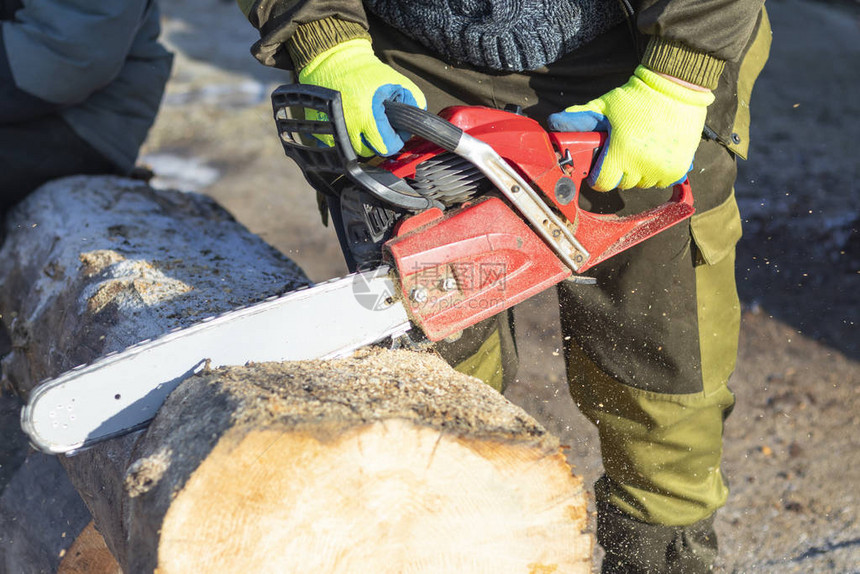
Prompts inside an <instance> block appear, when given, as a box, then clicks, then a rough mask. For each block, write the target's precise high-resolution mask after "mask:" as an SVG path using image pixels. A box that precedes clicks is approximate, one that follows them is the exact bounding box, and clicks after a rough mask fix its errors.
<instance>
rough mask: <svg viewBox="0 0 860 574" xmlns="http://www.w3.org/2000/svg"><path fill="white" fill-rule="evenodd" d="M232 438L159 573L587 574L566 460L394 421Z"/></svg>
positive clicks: (179, 506) (174, 516)
mask: <svg viewBox="0 0 860 574" xmlns="http://www.w3.org/2000/svg"><path fill="white" fill-rule="evenodd" d="M239 434H242V436H241V437H240V438H239V437H234V436H231V435H230V434H227V435H225V436H223V437H222V438H221V440H220V441H219V443H218V445H217V446H216V447H215V448H214V449H213V451H212V452H211V453H210V454H209V456H208V457H207V459H206V460H205V462H204V463H203V464H202V465H201V466H200V467H198V469H197V470H196V471H195V472H194V474H193V475H192V477H191V478H190V479H189V481H188V482H187V483H186V485H185V487H184V488H183V489H182V491H181V492H180V493H179V494H178V495H177V496H176V498H175V500H174V501H173V504H172V505H171V507H170V510H169V511H168V513H167V515H166V516H165V519H164V522H163V524H162V530H161V538H160V545H159V551H158V554H159V561H158V563H159V572H160V573H162V574H169V573H173V572H177V573H181V572H191V571H216V570H217V571H219V572H241V571H243V569H245V568H247V566H248V565H250V564H253V565H254V568H255V569H257V570H259V571H267V572H375V573H384V572H428V573H429V572H493V573H500V572H530V571H536V572H539V571H542V570H541V568H544V570H543V571H546V572H553V571H554V572H579V571H582V572H588V571H589V570H590V563H589V562H588V557H589V556H590V553H591V552H590V551H591V539H590V537H589V536H587V535H585V534H583V530H584V527H585V523H586V511H585V494H584V491H583V488H582V482H581V480H580V479H578V478H576V477H574V476H572V475H571V472H570V468H569V467H568V465H567V463H566V462H565V460H564V457H563V456H562V455H560V454H555V455H550V456H548V455H547V453H546V452H545V451H544V450H543V449H542V448H538V447H536V446H535V445H534V444H533V443H526V444H523V443H518V442H517V441H504V442H500V441H491V440H478V441H475V440H470V439H466V438H463V437H458V436H456V435H450V434H446V433H444V432H443V431H439V430H437V429H434V428H431V427H427V426H421V425H416V424H414V423H413V422H411V421H406V420H401V419H389V420H385V421H380V422H376V423H372V424H368V425H364V426H361V427H358V428H355V429H353V430H352V431H351V432H348V433H341V434H340V436H339V438H337V439H336V440H326V439H323V440H320V439H319V438H318V437H316V436H314V435H313V434H310V433H307V432H293V431H291V430H290V429H288V428H284V429H276V428H270V429H267V430H264V431H260V430H254V431H252V432H249V433H247V434H245V433H239Z"/></svg>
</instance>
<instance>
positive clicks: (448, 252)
mask: <svg viewBox="0 0 860 574" xmlns="http://www.w3.org/2000/svg"><path fill="white" fill-rule="evenodd" d="M272 104H273V110H274V119H275V123H276V125H277V128H278V135H279V137H280V141H281V143H282V145H283V148H284V151H285V153H286V155H287V156H288V157H290V158H292V159H293V160H294V161H295V162H296V163H297V164H298V165H299V166H300V168H301V169H302V172H303V174H304V176H305V178H306V179H307V181H308V182H309V183H310V184H311V186H312V187H313V188H314V189H316V190H317V191H318V192H320V193H321V194H322V197H324V198H325V202H326V204H327V205H328V212H329V213H330V214H331V217H332V219H333V223H334V226H335V229H336V230H337V233H338V239H339V241H340V243H341V248H342V251H343V253H344V257H345V259H346V261H347V265H348V267H349V269H350V271H351V273H350V274H349V275H347V276H346V277H343V278H339V279H333V280H330V281H326V282H323V283H319V284H317V285H314V286H312V287H307V288H304V289H301V290H298V291H294V292H291V293H287V294H285V295H282V296H279V297H274V298H270V299H267V300H265V301H261V302H259V303H255V304H252V305H250V306H247V307H244V308H241V309H236V310H233V311H229V312H227V313H225V314H223V315H220V316H217V317H214V318H210V319H207V320H204V321H202V322H200V323H198V324H195V325H192V326H190V327H187V328H184V329H179V330H175V331H171V332H169V333H167V334H165V335H162V336H161V337H159V338H156V339H154V340H151V341H145V342H142V343H139V344H137V345H134V346H132V347H130V348H128V349H126V350H125V351H122V352H120V353H116V354H112V355H108V356H105V357H102V358H100V359H98V360H97V361H95V362H93V363H91V364H88V365H83V366H80V367H77V368H75V369H73V370H71V371H68V372H66V373H63V374H61V375H60V376H59V377H57V378H56V379H53V380H49V381H47V382H44V383H42V384H40V385H39V386H38V387H36V388H35V389H34V390H33V392H32V393H31V394H30V397H29V400H28V402H27V404H26V405H25V407H24V409H23V410H22V414H21V421H22V428H23V429H24V431H25V432H26V433H27V434H28V435H29V437H30V439H31V442H32V443H33V445H34V446H36V447H37V448H39V449H40V450H42V451H44V452H48V453H55V454H58V453H65V454H73V453H75V452H76V451H79V450H81V449H84V448H87V447H89V446H92V445H93V444H95V443H97V442H100V441H103V440H106V439H109V438H113V437H116V436H119V435H122V434H125V433H128V432H130V431H132V430H136V429H139V428H142V427H144V426H146V424H147V423H148V422H149V421H150V420H151V419H152V418H153V417H154V416H155V414H156V412H157V411H158V409H159V407H160V406H161V405H162V403H163V402H164V400H165V399H166V397H167V395H168V394H169V393H170V392H171V391H172V390H173V389H174V388H175V387H176V386H177V385H178V384H179V383H180V382H181V381H182V380H184V379H185V378H187V377H189V376H191V375H192V374H194V373H197V372H199V371H201V370H203V369H204V368H206V366H209V367H218V366H226V365H241V364H245V363H248V362H265V361H286V360H304V359H327V358H335V357H339V356H344V355H347V354H349V353H350V352H352V351H354V350H356V349H358V348H360V347H362V346H366V345H370V344H388V345H392V346H398V345H405V344H409V345H421V344H425V345H427V344H432V343H433V342H437V341H441V340H453V339H456V337H458V335H459V334H460V333H461V332H462V331H463V330H464V329H466V328H467V327H470V326H472V325H474V324H476V323H478V322H480V321H482V320H484V319H487V318H489V317H492V316H493V315H495V314H497V313H500V312H502V311H504V310H506V309H509V308H510V307H512V306H514V305H516V304H518V303H520V302H522V301H524V300H526V299H528V298H529V297H532V296H534V295H536V294H538V293H540V292H541V291H544V290H545V289H548V288H549V287H551V286H553V285H555V284H557V283H559V282H561V281H565V280H567V281H573V282H577V283H593V280H591V279H589V278H588V277H587V275H585V274H584V273H585V272H586V271H587V270H588V269H590V268H591V267H593V266H594V265H596V264H598V263H600V262H601V261H604V260H606V259H607V258H609V257H612V256H613V255H615V254H617V253H619V252H621V251H623V250H625V249H628V248H630V247H632V246H633V245H636V244H637V243H639V242H641V241H644V240H645V239H647V238H649V237H651V236H653V235H655V234H657V233H659V232H660V231H662V230H664V229H666V228H668V227H670V226H672V225H674V224H676V223H678V222H680V221H682V220H684V219H686V218H688V217H690V215H692V213H693V211H694V209H693V198H692V192H691V190H690V185H689V182H688V181H684V182H683V183H680V184H677V185H675V187H674V189H673V194H672V197H671V199H670V200H669V201H667V202H666V203H663V204H662V205H659V206H657V207H654V208H652V209H648V210H646V211H644V212H641V213H638V214H635V215H630V216H624V217H620V216H616V215H613V214H597V213H592V212H590V211H587V210H586V209H583V208H582V207H580V205H579V194H580V188H581V185H582V181H583V180H584V179H585V178H586V177H587V176H588V173H589V172H590V170H591V167H592V164H593V163H594V161H595V157H596V156H597V154H598V152H599V151H600V149H601V147H602V145H603V144H604V142H605V138H606V134H604V133H599V132H588V133H557V132H547V131H546V130H544V129H543V128H542V127H541V126H540V124H539V123H538V122H536V121H535V120H533V119H530V118H528V117H526V116H524V115H523V114H522V113H521V112H520V111H519V110H518V109H505V110H499V109H490V108H486V107H479V106H454V107H450V108H447V109H445V110H443V111H442V112H440V114H439V115H436V114H432V113H429V112H427V111H424V110H421V109H419V108H416V107H413V106H408V105H405V104H402V103H398V102H391V101H389V102H385V111H386V115H387V117H388V119H389V121H390V122H391V124H392V125H393V126H394V127H395V129H397V130H398V131H406V132H409V133H411V134H413V136H414V137H412V138H411V139H410V140H409V141H408V142H407V143H406V145H405V146H404V148H403V149H402V150H401V152H400V153H399V154H398V155H396V156H393V157H391V158H387V159H386V158H376V159H375V160H373V161H362V160H360V159H359V158H358V157H357V156H356V154H355V151H354V150H353V148H352V146H351V144H350V140H349V136H348V133H347V130H346V123H345V121H344V116H343V111H342V106H341V99H340V94H339V93H338V92H335V91H332V90H328V89H325V88H320V87H316V86H305V85H297V84H295V85H286V86H281V87H279V88H278V89H276V90H275V91H274V92H273V94H272ZM307 118H314V119H307ZM583 288H588V287H583ZM117 381H122V383H121V384H118V383H117Z"/></svg>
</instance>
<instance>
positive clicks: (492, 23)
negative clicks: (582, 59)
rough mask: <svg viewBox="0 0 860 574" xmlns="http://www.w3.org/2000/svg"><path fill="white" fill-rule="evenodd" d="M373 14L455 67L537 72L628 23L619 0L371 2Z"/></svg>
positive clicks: (390, 0)
mask: <svg viewBox="0 0 860 574" xmlns="http://www.w3.org/2000/svg"><path fill="white" fill-rule="evenodd" d="M364 3H365V5H366V6H367V8H368V9H369V10H370V11H371V12H373V13H374V14H376V15H377V16H379V17H380V18H382V20H384V21H385V22H387V23H388V24H390V25H392V26H394V27H395V28H397V29H398V30H400V31H401V32H404V33H405V34H407V35H409V36H411V37H414V38H416V39H417V40H419V41H420V42H421V43H422V44H424V45H425V46H427V47H428V48H430V49H432V50H434V51H436V52H438V53H439V54H441V55H443V56H444V57H445V58H446V59H447V60H449V61H451V62H452V63H465V64H471V65H472V66H476V67H478V68H484V69H491V70H499V71H516V72H520V71H523V70H534V69H536V68H540V67H541V66H544V65H546V64H549V63H551V62H554V61H556V60H558V59H559V58H561V57H562V56H564V55H565V54H567V53H568V52H571V51H572V50H574V49H576V48H578V47H579V46H581V45H583V44H585V43H586V42H588V41H589V40H592V39H594V38H595V37H597V36H598V35H599V34H601V33H602V32H605V31H606V30H608V29H609V28H610V27H612V26H613V25H614V24H617V23H619V22H621V21H623V19H624V12H623V11H622V10H621V8H620V6H619V3H618V2H617V1H616V0H365V2H364Z"/></svg>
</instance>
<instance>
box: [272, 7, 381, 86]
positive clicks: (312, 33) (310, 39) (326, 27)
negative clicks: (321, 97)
mask: <svg viewBox="0 0 860 574" xmlns="http://www.w3.org/2000/svg"><path fill="white" fill-rule="evenodd" d="M358 38H364V39H367V40H370V34H369V33H368V32H367V30H365V29H364V26H362V25H361V24H356V23H354V22H347V21H345V20H339V19H337V18H324V19H322V20H316V21H314V22H308V23H307V24H302V25H301V26H299V27H298V28H297V29H296V31H295V33H294V34H293V35H292V36H291V37H290V39H289V40H288V41H287V51H288V52H289V54H290V58H291V59H292V61H293V65H294V66H295V71H296V74H298V73H299V72H301V71H302V69H303V68H304V67H305V66H307V65H308V64H309V63H310V62H311V60H313V59H314V58H315V57H317V56H318V55H320V54H322V53H323V52H325V51H326V50H328V49H329V48H334V47H335V46H337V45H338V44H342V43H343V42H347V41H349V40H355V39H358Z"/></svg>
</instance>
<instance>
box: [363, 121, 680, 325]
mask: <svg viewBox="0 0 860 574" xmlns="http://www.w3.org/2000/svg"><path fill="white" fill-rule="evenodd" d="M439 115H440V116H441V117H443V118H445V119H447V120H448V121H449V122H451V123H452V124H454V125H455V126H457V127H459V128H461V129H462V130H464V131H465V132H466V133H468V134H469V135H471V136H473V137H475V138H478V139H480V140H482V141H483V142H485V143H487V144H489V145H490V146H491V147H492V148H493V149H494V150H495V151H496V152H497V153H498V154H499V155H500V156H501V157H502V158H504V159H505V160H506V161H507V162H508V163H509V164H510V165H511V166H512V167H513V168H514V169H515V170H516V171H517V172H518V173H519V174H520V175H521V176H522V177H523V178H524V179H525V180H526V181H527V182H528V183H529V184H530V185H531V186H532V187H533V188H534V189H535V190H536V191H537V192H538V193H540V194H541V195H542V196H543V198H544V199H545V200H546V203H547V204H548V205H551V206H552V207H553V208H554V209H555V210H556V211H557V213H559V214H560V215H562V216H563V217H564V219H565V220H566V224H567V226H568V228H569V229H570V230H571V232H572V233H573V235H574V236H575V237H576V239H577V240H578V241H579V243H580V244H581V245H582V246H583V247H584V249H585V250H586V251H587V253H588V257H587V259H586V260H585V261H583V262H582V264H581V265H580V266H579V267H578V268H577V269H576V272H577V273H582V272H584V271H586V270H587V269H589V268H590V267H592V266H594V265H595V264H597V263H599V262H601V261H603V260H605V259H607V258H608V257H611V256H612V255H615V254H616V253H619V252H620V251H623V250H625V249H628V248H629V247H632V246H633V245H636V244H637V243H639V242H641V241H644V240H645V239H647V238H649V237H651V236H653V235H655V234H656V233H659V232H660V231H662V230H663V229H666V228H668V227H670V226H672V225H674V224H676V223H678V222H679V221H682V220H684V219H686V218H687V217H689V216H690V215H692V213H693V211H694V209H693V206H692V204H693V198H692V193H691V191H690V186H689V183H688V182H684V184H681V185H677V186H675V193H674V195H673V197H672V199H671V200H670V201H669V202H667V203H664V204H662V205H660V206H658V207H655V208H653V209H650V210H648V211H645V212H643V213H639V214H636V215H631V216H625V217H618V216H615V215H611V214H596V213H592V212H588V211H586V210H584V209H582V208H580V207H579V191H580V187H581V185H582V181H583V180H584V179H585V177H586V176H587V175H588V173H589V171H590V169H591V165H592V163H593V160H594V156H595V153H596V151H597V150H598V149H599V148H600V146H601V145H602V144H603V143H604V141H605V134H603V133H598V132H586V133H555V132H547V131H546V130H544V129H543V128H542V127H541V126H540V124H538V122H536V121H535V120H532V119H530V118H527V117H525V116H522V115H519V114H515V113H512V112H507V111H502V110H495V109H490V108H484V107H477V106H454V107H451V108H447V109H445V110H443V111H442V113H440V114H439ZM442 153H446V152H444V150H442V149H441V148H439V147H437V146H436V145H434V144H431V143H428V142H426V141H423V140H417V139H413V140H410V142H409V143H407V145H406V147H405V148H404V150H403V151H402V152H401V153H400V154H399V155H398V156H396V157H394V158H392V159H389V160H386V161H384V162H383V163H382V164H381V165H380V167H382V168H383V169H386V170H388V171H390V172H392V173H393V174H394V175H396V176H398V177H401V178H409V177H412V176H413V175H414V174H415V169H416V167H417V166H418V165H419V164H421V163H422V162H424V161H426V160H427V159H430V158H432V157H434V156H437V155H439V154H442ZM645 193H647V192H645ZM385 252H386V256H387V257H388V258H389V259H390V261H391V263H392V264H393V265H394V266H395V267H396V269H397V275H398V278H399V281H400V289H401V297H402V298H403V301H404V302H406V304H407V307H408V308H410V310H411V314H412V318H413V320H414V321H415V322H416V323H418V324H419V325H420V327H421V328H422V330H423V331H424V332H425V334H426V335H427V336H428V338H430V339H431V340H434V341H435V340H440V339H443V338H445V337H447V336H449V335H452V334H454V333H456V332H458V331H460V330H462V329H463V328H465V327H468V326H470V325H473V324H475V323H477V322H478V321H481V320H483V319H486V318H488V317H491V316H492V315H494V314H496V313H499V312H501V311H503V310H504V309H507V308H509V307H511V306H513V305H515V304H517V303H520V302H522V301H524V300H525V299H527V298H529V297H531V296H533V295H535V294H537V293H539V292H540V291H543V290H544V289H547V288H549V287H551V286H552V285H554V284H556V283H558V282H560V281H562V280H563V279H565V278H566V277H568V276H570V275H571V273H572V272H573V270H572V269H570V268H568V267H567V266H566V265H564V264H563V263H562V261H561V260H560V259H559V258H558V257H557V256H556V255H555V253H553V251H552V249H551V248H550V246H549V245H547V243H546V241H544V240H543V239H542V238H541V237H540V236H539V235H538V234H537V233H535V232H534V231H533V230H532V229H531V227H530V226H529V225H528V224H527V223H526V222H525V221H524V220H523V218H522V217H521V216H520V215H519V214H518V213H516V212H515V210H514V209H513V208H512V207H511V206H510V205H508V204H507V203H506V202H505V201H503V200H502V199H499V198H497V197H485V198H478V199H476V200H473V201H472V202H469V203H466V204H464V205H463V206H462V207H460V208H457V209H454V210H450V211H446V212H442V211H441V210H439V209H431V210H428V211H425V212H423V213H419V214H417V215H414V216H412V217H409V218H407V219H405V220H403V221H401V222H400V224H399V226H398V228H397V229H396V231H395V235H394V237H393V238H392V239H390V240H389V241H388V242H387V243H386V245H385Z"/></svg>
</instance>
